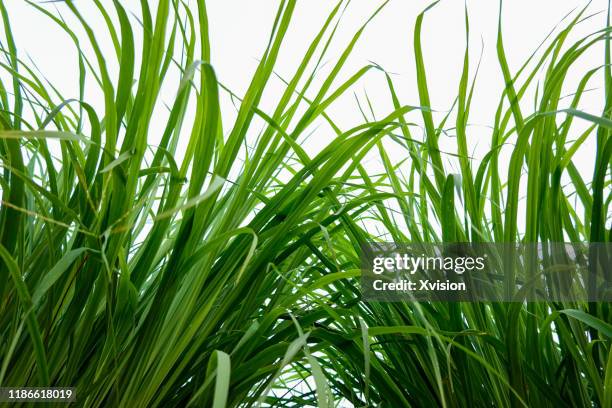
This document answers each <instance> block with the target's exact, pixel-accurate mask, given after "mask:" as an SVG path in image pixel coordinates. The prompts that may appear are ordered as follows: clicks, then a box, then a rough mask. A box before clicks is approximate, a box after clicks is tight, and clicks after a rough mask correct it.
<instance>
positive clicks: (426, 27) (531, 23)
mask: <svg viewBox="0 0 612 408" xmlns="http://www.w3.org/2000/svg"><path fill="white" fill-rule="evenodd" d="M102 2H103V4H106V2H108V4H109V9H111V8H112V3H111V1H110V0H102ZM190 2H191V3H193V4H195V1H194V0H190ZM92 3H93V2H90V1H88V0H80V1H78V0H77V1H75V4H77V5H78V6H79V8H80V10H81V11H82V13H83V15H84V16H85V17H86V19H87V20H88V22H89V24H91V25H92V27H93V28H94V31H95V33H96V37H97V39H98V41H100V42H101V43H102V44H103V47H104V50H105V55H106V59H107V62H109V63H110V64H111V66H110V70H111V72H115V73H116V72H117V67H116V64H114V58H115V53H114V51H113V50H112V48H111V44H110V40H109V38H108V35H107V32H106V28H105V26H104V22H103V20H102V19H101V18H100V17H99V15H98V13H97V12H96V11H95V9H94V8H93V5H92ZM150 3H151V5H152V7H154V5H155V4H156V1H151V2H150ZM122 4H124V5H125V7H126V8H127V9H128V10H131V11H133V12H134V13H135V14H137V15H139V14H140V12H139V11H140V6H139V1H138V0H123V1H122ZM278 4H279V1H277V0H274V1H273V0H257V1H254V0H212V1H211V0H209V1H207V7H208V15H209V22H210V36H211V47H212V58H211V59H212V61H211V62H212V65H213V67H214V68H215V71H216V73H217V76H218V79H219V80H220V82H222V83H223V84H224V85H226V86H227V87H229V88H230V89H232V90H233V91H234V92H235V93H236V94H237V95H240V96H241V95H243V94H244V92H245V91H246V89H247V87H248V85H249V83H250V80H251V77H252V74H253V73H254V71H255V69H256V66H257V63H258V58H259V56H260V55H261V54H262V53H263V51H264V49H265V47H266V44H267V41H268V38H269V34H270V29H271V27H272V23H273V20H274V17H275V14H276V10H277V7H278ZM335 4H336V2H334V1H329V0H301V1H298V6H297V8H296V11H295V13H294V17H293V20H292V24H291V26H290V29H289V32H288V34H287V36H286V39H285V42H284V46H283V48H282V50H281V53H280V55H279V58H278V63H277V65H276V73H278V74H279V75H281V76H283V77H284V78H290V77H291V76H292V74H293V73H294V71H295V69H296V68H297V65H298V64H299V62H300V60H301V58H302V57H303V55H304V52H305V50H306V49H307V47H308V46H309V45H310V41H311V39H313V38H314V36H315V35H316V33H317V32H318V30H319V29H320V27H321V26H322V24H323V23H324V21H325V19H326V17H327V16H328V14H329V12H330V11H331V10H332V8H333V7H334V5H335ZM380 4H382V2H381V1H366V0H353V1H352V2H351V4H350V5H349V7H348V8H347V10H346V12H345V13H344V16H343V18H342V22H341V24H340V28H339V31H338V33H337V35H336V37H335V39H334V41H333V42H332V46H331V49H330V50H329V51H328V53H327V57H326V59H325V62H327V64H325V65H324V66H323V67H322V68H321V70H320V74H319V76H318V79H319V82H318V83H319V84H320V83H321V82H322V80H323V79H324V78H325V77H326V75H327V73H329V71H330V69H331V67H332V66H333V64H334V63H335V62H336V59H337V58H338V57H339V56H340V54H341V53H342V51H343V50H344V48H345V47H346V45H347V44H348V42H349V41H350V39H351V37H352V36H353V34H354V33H355V32H356V31H357V30H358V28H359V27H360V26H361V24H363V22H364V21H366V20H367V18H368V17H369V16H370V15H371V14H372V12H373V11H374V10H375V9H376V8H377V7H378V6H379V5H380ZM428 4H430V1H423V0H391V1H390V2H389V4H388V5H387V6H386V8H385V9H383V11H382V12H381V13H380V14H379V15H378V16H377V17H376V18H375V19H374V20H373V21H372V22H371V23H370V25H369V26H368V27H367V28H366V31H365V32H364V34H363V35H362V37H361V39H360V40H359V42H358V44H357V46H356V47H355V49H354V51H353V53H352V56H351V57H350V58H349V60H348V62H347V64H346V65H345V67H344V69H343V70H342V73H341V75H340V77H339V78H338V79H337V80H336V82H335V85H334V86H333V87H332V89H335V86H337V85H338V84H340V83H341V82H342V81H343V80H344V79H347V78H348V77H349V76H351V75H352V74H354V73H355V72H356V71H357V70H358V69H359V68H361V67H363V66H364V65H366V64H368V63H369V62H370V61H373V62H376V63H377V64H379V65H381V66H382V67H383V68H384V69H385V70H387V71H388V72H391V73H393V74H394V75H393V80H394V82H395V86H396V91H397V92H398V96H399V99H400V101H401V102H402V104H406V105H419V98H418V94H417V87H416V71H415V63H414V58H413V46H412V44H413V30H414V23H415V20H416V17H417V15H418V14H419V13H420V12H421V11H422V10H423V9H424V8H425V7H426V6H427V5H428ZM586 4H587V2H585V1H583V0H537V1H534V0H530V1H526V0H512V1H506V2H504V5H503V27H504V30H503V32H504V45H505V49H506V56H507V59H508V62H509V65H510V69H511V71H512V72H515V71H516V70H517V69H518V68H519V67H520V66H521V65H522V63H523V62H524V61H525V60H526V58H528V57H529V55H531V53H532V52H533V51H534V50H535V49H536V47H537V46H538V45H539V44H540V43H541V42H542V41H543V40H544V38H545V37H546V35H547V34H548V33H549V32H550V31H551V30H552V29H553V28H554V27H555V26H556V25H557V24H558V23H559V22H560V21H561V20H562V19H563V17H564V16H566V15H567V14H568V13H569V12H571V11H572V10H574V9H580V8H582V7H584V6H585V5H586ZM7 7H8V11H9V15H10V17H11V21H12V25H13V31H14V34H15V36H16V41H17V45H18V49H19V50H20V52H21V57H22V58H23V57H24V54H25V52H24V50H25V51H27V54H28V56H29V57H31V58H32V59H33V60H34V61H35V62H36V63H37V65H38V67H39V69H40V70H41V71H42V72H43V73H44V75H45V76H46V77H47V78H48V79H49V80H50V81H51V82H52V83H53V84H54V85H55V86H56V87H57V88H59V89H60V90H62V91H63V92H64V95H65V97H66V98H72V97H78V93H77V89H78V88H77V85H78V72H77V64H76V61H77V59H76V52H75V48H74V46H73V44H72V42H71V41H70V39H69V37H68V36H67V35H66V34H65V33H64V32H63V31H62V30H60V29H59V28H58V27H57V26H56V25H55V24H54V23H53V22H52V21H51V20H49V19H48V18H47V17H45V16H43V15H41V13H39V12H37V11H35V10H33V9H32V8H31V7H30V6H28V5H27V4H26V3H25V1H22V0H12V1H9V2H7ZM47 7H51V8H53V7H54V6H47ZM467 7H468V12H469V17H470V34H471V35H470V37H471V38H470V48H471V53H470V54H471V73H472V75H473V73H474V71H475V68H476V65H477V62H478V58H479V57H480V55H481V53H482V64H481V67H480V71H479V76H478V80H477V85H476V88H475V96H474V100H473V102H472V108H471V113H470V119H469V123H470V124H472V125H473V126H472V127H470V133H469V134H468V143H469V146H470V148H471V149H476V150H475V152H474V156H475V157H476V159H478V158H480V157H482V156H483V155H484V153H485V152H486V151H488V148H489V146H490V134H491V132H490V129H489V128H488V127H487V126H490V125H491V124H492V123H493V120H494V115H495V110H496V109H497V105H498V102H499V98H500V95H501V93H502V90H503V86H504V81H503V78H502V74H501V70H500V68H499V63H498V60H497V54H496V49H495V46H496V35H497V19H498V7H499V4H498V2H497V1H492V0H468V1H467ZM606 7H607V0H593V1H592V2H591V5H590V6H589V10H590V11H589V12H588V13H587V14H591V13H596V12H600V11H601V12H602V13H601V14H599V15H597V16H595V17H594V18H592V19H590V20H589V21H588V22H585V23H582V24H580V25H579V26H578V27H576V28H575V29H574V31H573V33H572V34H571V35H570V37H569V39H568V41H567V44H571V43H572V42H573V40H576V39H579V38H581V37H583V36H584V35H586V34H589V33H592V32H594V31H596V30H599V29H601V28H603V27H605V19H606V13H605V10H606ZM57 8H58V10H61V11H62V13H63V15H64V17H65V18H66V19H67V21H69V22H70V21H74V20H73V19H72V20H71V15H70V12H69V11H68V10H67V8H66V6H65V5H62V4H60V3H58V4H57ZM111 11H112V10H111ZM194 12H195V7H194ZM111 14H112V15H113V16H114V12H111ZM567 21H568V20H566V21H565V22H567ZM562 25H563V24H562ZM71 26H74V27H77V24H71ZM464 29H465V28H464V1H460V0H443V1H441V2H440V3H439V4H438V5H437V6H436V7H435V8H433V9H432V10H430V11H429V12H428V13H427V15H426V16H425V20H424V23H423V30H422V44H423V50H424V57H425V64H426V69H427V76H428V84H429V91H430V97H431V102H432V108H433V109H434V110H437V111H440V112H441V113H440V114H438V115H437V117H438V118H440V117H441V116H442V115H443V113H444V111H446V110H448V109H450V107H451V105H452V103H453V100H454V98H455V97H456V94H457V88H458V83H459V78H460V75H461V70H462V63H463V53H464V47H465V31H464ZM77 32H81V31H79V30H77ZM557 32H558V31H557ZM80 38H82V43H83V44H87V40H86V36H85V35H84V33H82V34H81V36H80ZM136 48H137V49H138V45H137V47H136ZM92 61H95V60H94V59H93V57H92ZM113 64H114V65H113ZM601 64H603V46H596V47H593V48H592V50H591V51H589V52H587V53H585V54H584V55H583V56H582V57H581V59H580V62H579V63H577V64H575V66H574V68H572V69H571V70H570V73H569V76H568V80H567V81H566V85H567V90H566V91H567V92H566V93H568V94H569V93H572V92H573V91H574V90H575V88H576V86H577V84H578V81H579V80H580V78H581V75H583V74H584V73H585V72H586V71H587V70H588V69H590V68H594V67H597V66H599V65H601ZM115 77H116V76H115ZM178 83H179V77H178V76H177V75H174V76H169V77H168V78H167V80H166V83H165V86H164V88H163V92H162V100H163V101H165V102H166V103H167V104H170V103H171V102H172V100H173V98H174V96H175V93H176V89H177V86H178ZM602 87H603V75H602V74H601V73H600V74H598V75H595V76H594V78H593V79H592V80H591V82H590V83H589V86H588V87H587V88H598V89H595V90H594V91H592V92H589V93H587V94H585V95H584V96H583V98H582V99H583V101H582V103H581V106H580V108H581V109H582V110H584V111H587V112H589V113H592V114H596V115H599V114H600V113H601V108H602V106H603V90H602ZM87 89H88V92H87V95H86V100H87V101H88V102H89V103H92V104H93V105H94V106H97V107H100V109H99V112H100V113H101V112H103V100H102V95H101V93H100V92H99V90H98V89H96V86H95V85H94V82H93V80H92V78H91V77H90V78H89V85H88V88H87ZM283 90H284V85H283V83H282V82H281V81H280V80H278V79H277V78H275V77H272V78H271V80H270V83H269V87H268V90H267V92H266V93H265V94H264V97H263V100H262V103H261V108H262V109H263V110H264V111H266V112H268V113H270V112H271V111H272V109H273V108H274V106H275V103H276V101H277V100H278V98H279V96H280V93H281V92H282V91H283ZM315 90H318V87H317V86H316V82H315V86H313V87H311V91H312V92H311V93H310V95H309V96H313V94H314V91H315ZM533 90H535V87H532V92H531V93H528V94H527V95H526V97H525V98H524V101H525V102H524V106H525V107H526V109H527V112H529V111H530V110H529V109H530V108H531V107H530V106H529V104H533V98H532V96H531V95H533ZM353 92H355V93H356V94H357V97H359V98H360V100H361V102H362V106H367V105H366V103H365V98H364V95H365V93H366V92H367V95H368V96H369V98H370V100H371V101H372V103H373V106H374V110H375V113H376V115H377V118H379V119H380V118H382V117H383V116H385V115H387V114H388V113H390V112H391V111H392V105H391V100H390V96H389V91H388V88H387V86H386V82H385V79H384V76H383V75H382V73H380V72H377V71H376V70H371V71H370V73H368V74H367V75H366V77H365V78H363V79H362V80H361V81H360V82H359V83H358V84H357V85H356V86H355V87H354V88H353V89H352V92H348V93H346V94H345V95H344V96H343V97H341V98H340V99H339V100H338V101H337V102H335V103H334V104H333V105H332V106H331V107H330V109H328V113H329V115H330V116H331V117H332V118H333V120H334V121H335V122H336V123H337V124H338V125H339V126H340V127H341V128H342V129H343V130H347V129H349V128H350V127H351V126H354V125H357V124H359V123H362V121H363V119H362V116H361V113H360V111H359V109H358V107H357V104H356V102H355V96H354V95H353ZM221 94H222V95H223V100H222V116H223V125H224V132H225V133H226V134H227V133H228V132H229V131H230V130H231V124H232V123H233V119H234V117H235V108H234V107H233V105H232V104H231V102H230V100H229V98H228V97H227V94H225V93H224V92H223V91H221ZM566 101H567V102H568V103H569V98H568V99H567V100H566ZM527 106H529V108H527ZM191 114H193V113H191ZM415 114H417V113H415ZM417 115H418V114H417ZM166 117H167V112H166V110H165V108H163V106H161V104H160V110H159V112H157V114H156V115H155V117H154V120H153V126H152V128H151V129H150V143H151V144H155V143H156V141H157V140H158V138H159V136H160V135H161V132H162V130H163V126H164V125H165V122H164V120H165V118H166ZM414 118H415V119H414V121H416V122H419V123H422V121H421V120H420V118H418V116H415V117H414ZM409 119H410V118H409ZM575 122H576V123H575V129H574V130H575V131H576V132H579V131H580V130H581V129H585V128H586V123H577V122H580V120H579V119H576V120H575ZM185 123H186V126H185V129H184V130H185V132H184V133H185V137H184V139H183V141H182V142H181V144H180V145H179V151H182V150H184V148H185V147H186V145H187V140H188V133H189V130H190V127H189V123H190V122H189V117H188V118H187V120H186V121H185ZM318 124H319V125H320V126H318V127H314V126H313V127H312V128H311V130H315V132H314V133H313V134H312V135H311V136H310V137H309V138H308V140H307V142H306V143H305V144H304V147H305V149H306V151H307V152H308V153H309V154H310V155H311V157H312V156H313V155H314V154H316V152H318V151H319V150H320V149H321V148H323V147H324V146H326V145H327V144H328V143H330V142H331V141H332V140H333V138H334V132H333V131H332V129H331V128H330V127H329V126H327V125H326V124H325V123H324V122H322V121H321V122H319V123H318ZM262 126H263V122H261V121H260V123H259V124H258V125H257V126H252V127H251V135H250V141H251V144H252V142H253V141H254V140H255V138H256V137H257V134H258V132H259V131H260V129H261V127H262ZM452 126H453V119H451V120H450V121H449V123H448V124H447V127H452ZM308 133H309V131H307V132H305V135H306V134H308ZM413 133H416V134H417V135H418V133H419V132H418V131H415V130H413ZM571 136H574V137H577V136H578V133H575V134H573V135H570V139H571ZM440 145H441V149H442V150H445V149H446V150H450V151H453V150H454V141H453V139H452V138H448V137H442V138H441V141H440ZM392 146H393V145H391V148H390V149H389V152H388V153H389V154H390V156H391V157H392V159H394V160H396V161H397V160H401V159H402V158H404V156H405V154H406V152H405V151H399V149H393V148H392ZM593 152H594V142H592V141H590V142H587V143H586V144H585V146H584V148H582V149H581V150H580V151H579V152H578V154H577V155H576V156H575V158H574V163H575V164H576V166H577V167H578V169H579V170H580V171H581V173H582V174H583V175H584V176H585V179H587V180H590V176H591V174H592V171H593V169H592V166H593ZM509 153H511V150H508V151H507V152H505V155H507V157H509ZM443 158H444V157H443ZM451 161H452V160H449V161H448V169H447V170H448V171H453V170H452V169H453V166H454V164H451ZM366 163H367V164H368V165H370V166H372V167H367V168H368V169H372V171H376V170H377V169H380V165H378V164H377V159H376V156H375V154H372V155H369V156H368V158H367V161H366ZM477 166H478V160H476V161H475V162H474V167H477ZM455 167H456V166H455ZM501 171H502V175H503V173H504V172H505V168H503V167H502V168H501Z"/></svg>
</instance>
